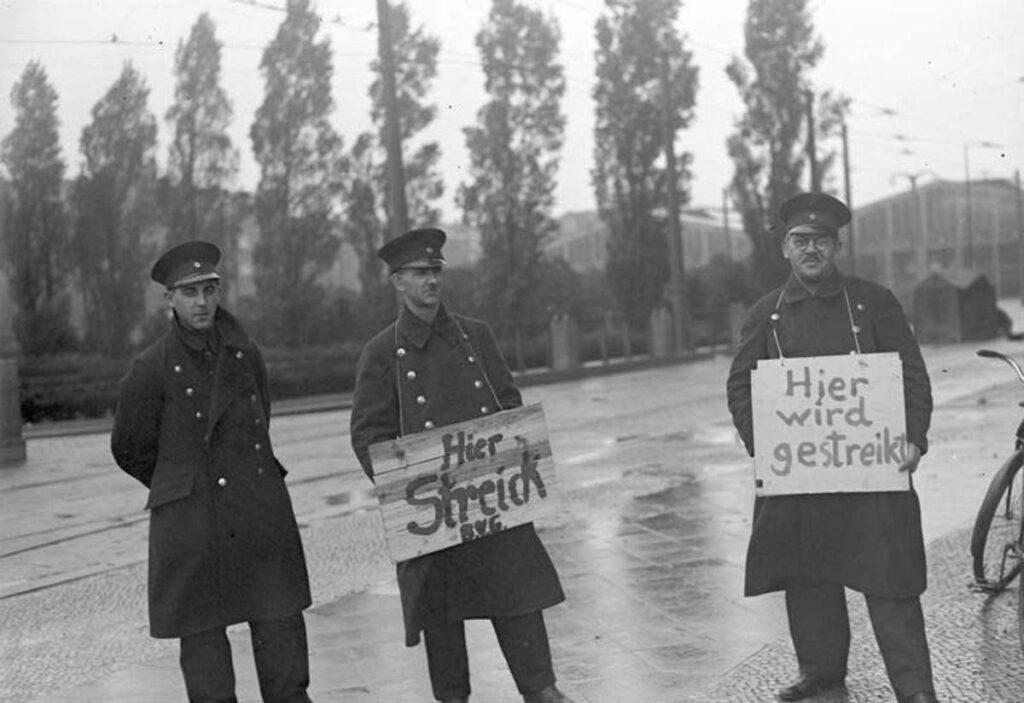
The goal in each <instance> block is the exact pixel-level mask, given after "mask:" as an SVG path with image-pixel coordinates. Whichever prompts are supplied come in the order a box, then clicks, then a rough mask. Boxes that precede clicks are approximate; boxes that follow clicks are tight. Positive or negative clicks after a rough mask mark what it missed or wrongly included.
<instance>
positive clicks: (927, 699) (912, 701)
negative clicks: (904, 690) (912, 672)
mask: <svg viewBox="0 0 1024 703" xmlns="http://www.w3.org/2000/svg"><path fill="white" fill-rule="evenodd" d="M903 703H939V699H938V698H936V697H935V694H934V693H932V692H931V691H918V692H917V693H915V694H914V695H912V696H909V697H907V698H904V699H903Z"/></svg>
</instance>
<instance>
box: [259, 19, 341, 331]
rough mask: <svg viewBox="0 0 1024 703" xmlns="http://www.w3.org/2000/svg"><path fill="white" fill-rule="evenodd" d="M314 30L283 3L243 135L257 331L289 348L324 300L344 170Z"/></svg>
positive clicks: (325, 51) (315, 23)
mask: <svg viewBox="0 0 1024 703" xmlns="http://www.w3.org/2000/svg"><path fill="white" fill-rule="evenodd" d="M319 28H320V18H319V16H318V15H317V14H316V13H315V12H313V10H312V9H311V8H310V6H309V2H308V0H288V8H287V14H286V15H285V19H284V21H283V22H282V23H281V25H280V27H278V30H277V34H276V36H275V37H274V39H273V40H272V41H271V42H270V44H269V45H268V46H267V48H266V49H265V50H264V52H263V59H262V61H261V62H260V70H261V71H262V73H263V78H264V81H265V85H266V97H265V98H264V100H263V104H262V105H260V107H259V109H258V110H257V111H256V121H255V122H254V123H253V125H252V129H251V131H250V136H251V138H252V144H253V151H254V152H255V155H256V160H257V162H259V165H260V182H259V186H258V187H257V191H256V219H257V222H258V223H259V228H260V237H259V242H258V243H257V245H256V248H255V251H254V263H255V269H256V285H257V288H258V290H259V294H260V305H261V307H262V311H263V319H262V323H263V324H262V329H263V330H264V332H265V333H266V334H268V335H271V336H272V337H273V339H274V340H275V341H278V342H282V343H284V344H287V345H297V344H301V343H302V341H303V335H305V334H307V333H308V332H309V331H310V330H309V329H308V328H309V324H310V323H309V321H310V320H312V319H313V316H311V315H309V314H308V313H309V310H310V308H311V307H316V306H317V305H319V304H320V302H321V301H322V300H323V289H322V286H321V285H320V283H319V282H318V278H319V277H320V276H321V275H322V274H323V273H324V272H326V271H327V270H329V269H330V268H331V267H332V266H333V265H334V260H335V257H336V256H337V253H338V247H339V244H340V240H339V238H338V235H337V234H336V222H335V218H334V217H333V211H332V208H333V206H334V203H335V201H336V200H337V198H338V195H339V193H340V192H341V190H342V188H343V180H342V179H343V176H344V171H345V163H346V162H345V159H344V158H343V157H342V154H341V148H342V144H341V139H340V137H339V136H338V135H337V134H336V133H335V131H334V129H333V128H332V127H331V124H330V122H329V121H328V117H329V115H330V113H331V111H332V110H333V109H334V101H333V99H332V97H331V74H332V72H333V66H332V63H331V47H330V42H329V41H328V40H327V39H322V40H320V41H317V40H316V35H317V32H318V31H319Z"/></svg>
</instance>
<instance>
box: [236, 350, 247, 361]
mask: <svg viewBox="0 0 1024 703" xmlns="http://www.w3.org/2000/svg"><path fill="white" fill-rule="evenodd" d="M243 356H245V355H244V354H243V353H242V350H241V349H239V350H238V351H236V352H235V358H236V359H241V358H242V357H243Z"/></svg>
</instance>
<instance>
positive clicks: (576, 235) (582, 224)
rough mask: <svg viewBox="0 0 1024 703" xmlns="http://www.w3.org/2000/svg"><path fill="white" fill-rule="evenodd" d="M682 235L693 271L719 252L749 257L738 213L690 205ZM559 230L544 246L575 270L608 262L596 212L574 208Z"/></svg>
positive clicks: (686, 259)
mask: <svg viewBox="0 0 1024 703" xmlns="http://www.w3.org/2000/svg"><path fill="white" fill-rule="evenodd" d="M679 220H680V225H681V230H682V239H683V266H684V268H685V270H687V271H692V270H693V269H696V268H700V267H701V266H704V265H705V264H707V263H708V262H710V261H711V259H712V257H714V256H715V255H717V254H721V255H724V256H727V257H729V258H730V259H733V260H735V261H746V260H747V259H748V258H749V257H750V250H751V247H750V240H749V239H748V238H747V235H746V234H744V232H743V226H742V223H741V222H740V220H739V218H738V217H735V216H732V217H729V218H728V220H727V221H723V218H722V211H721V210H720V209H716V208H700V209H689V210H685V211H683V213H682V214H681V215H680V217H679ZM558 223H559V226H560V232H559V234H558V235H557V236H556V237H554V238H553V239H552V240H551V241H550V242H549V243H548V244H547V246H546V247H545V249H546V251H547V253H548V254H549V255H550V256H553V257H557V258H561V259H563V260H565V262H566V263H568V264H569V266H570V267H572V269H573V270H574V271H578V272H580V273H584V272H588V271H603V270H604V269H605V266H606V264H607V262H608V227H607V226H606V225H605V224H604V222H603V221H602V220H601V218H600V217H598V215H597V213H596V212H589V211H588V212H573V213H567V214H565V215H563V216H562V217H560V218H559V220H558Z"/></svg>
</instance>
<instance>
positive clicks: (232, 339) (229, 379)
mask: <svg viewBox="0 0 1024 703" xmlns="http://www.w3.org/2000/svg"><path fill="white" fill-rule="evenodd" d="M220 313H221V311H220V310H218V316H219V315H220ZM224 318H225V319H223V321H220V320H219V322H221V324H219V325H218V331H219V332H220V334H221V340H222V343H221V346H220V353H219V354H218V355H217V371H216V373H214V374H213V387H212V388H211V389H210V418H209V424H208V427H207V432H208V433H210V434H212V433H213V428H214V427H216V426H217V422H218V421H219V420H220V418H221V416H222V415H223V414H224V411H225V410H227V408H228V406H230V405H231V403H232V402H233V401H234V400H235V399H237V398H238V397H239V396H241V395H242V394H243V393H245V392H247V391H250V390H251V389H252V374H251V373H250V372H249V369H251V368H252V366H251V365H250V359H249V358H248V357H249V354H251V353H253V351H252V346H251V344H250V343H249V341H248V338H246V337H245V335H244V334H242V333H241V330H240V329H239V328H238V327H237V324H236V323H234V319H233V318H231V317H230V316H228V315H227V314H226V313H225V315H224Z"/></svg>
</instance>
